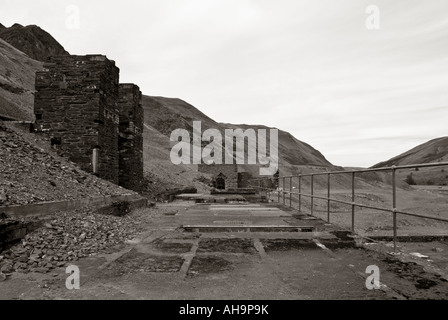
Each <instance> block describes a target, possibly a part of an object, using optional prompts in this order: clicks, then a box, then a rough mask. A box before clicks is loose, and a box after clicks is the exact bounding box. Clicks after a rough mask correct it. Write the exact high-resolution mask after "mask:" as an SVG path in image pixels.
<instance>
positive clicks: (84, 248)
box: [0, 209, 144, 280]
mask: <svg viewBox="0 0 448 320" xmlns="http://www.w3.org/2000/svg"><path fill="white" fill-rule="evenodd" d="M143 217H144V214H143V213H142V212H139V211H136V212H133V213H132V214H130V215H126V216H123V217H116V216H111V215H104V214H99V213H94V212H92V211H91V210H87V209H78V210H75V211H70V212H65V213H58V214H55V215H53V216H52V217H51V218H50V219H48V220H47V221H48V222H46V223H45V224H44V225H43V226H42V227H41V228H39V229H37V230H35V231H34V232H32V233H30V234H28V235H26V236H25V238H23V239H22V241H21V243H18V244H16V245H14V246H13V247H11V248H9V249H7V250H5V251H3V252H1V253H0V275H1V274H3V275H4V274H9V273H12V272H22V273H28V272H39V273H46V272H49V271H50V270H52V269H54V268H58V267H63V266H65V265H66V264H67V263H73V262H74V261H77V260H78V259H79V258H82V257H88V256H92V255H96V254H98V253H100V252H104V250H105V249H108V248H110V247H111V246H114V245H116V244H119V243H123V242H124V241H126V240H128V239H131V238H132V237H133V235H135V234H136V232H138V231H140V230H141V226H142V223H141V222H142V218H143ZM0 278H1V276H0ZM3 278H4V276H3ZM0 280H1V279H0Z"/></svg>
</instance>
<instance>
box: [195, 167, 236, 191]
mask: <svg viewBox="0 0 448 320" xmlns="http://www.w3.org/2000/svg"><path fill="white" fill-rule="evenodd" d="M198 171H199V172H202V173H208V174H212V175H213V177H212V180H213V181H216V179H217V178H218V176H219V174H223V175H224V176H225V184H226V185H225V189H226V190H228V189H237V188H238V166H237V165H236V164H211V165H207V164H201V165H198Z"/></svg>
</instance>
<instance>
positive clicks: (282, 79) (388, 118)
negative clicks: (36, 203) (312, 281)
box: [0, 0, 448, 167]
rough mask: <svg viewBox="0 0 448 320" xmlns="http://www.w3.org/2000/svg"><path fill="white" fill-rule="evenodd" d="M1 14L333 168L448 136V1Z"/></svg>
mask: <svg viewBox="0 0 448 320" xmlns="http://www.w3.org/2000/svg"><path fill="white" fill-rule="evenodd" d="M369 5H376V6H377V7H378V8H379V10H380V20H379V23H380V24H379V27H380V29H379V30H378V29H374V30H369V29H368V28H367V27H366V19H367V18H368V17H369V16H370V14H366V8H367V6H369ZM77 12H79V16H77V14H76V13H77ZM0 22H1V23H2V24H4V25H5V26H7V27H9V26H11V25H12V24H13V23H16V22H17V23H20V24H22V25H29V24H37V25H39V26H40V27H42V28H43V29H45V30H46V31H48V32H49V33H51V34H52V35H53V36H54V37H55V38H56V39H57V40H58V41H59V42H60V43H61V44H62V45H63V46H64V47H65V49H66V50H67V51H69V52H70V53H71V54H80V55H84V54H92V53H100V54H105V55H107V57H108V58H109V59H112V60H115V61H116V63H117V66H118V67H119V68H120V82H123V83H124V82H132V83H136V84H138V85H139V86H140V88H141V90H142V92H143V93H144V94H146V95H157V96H165V97H176V98H181V99H183V100H185V101H187V102H188V103H190V104H192V105H194V106H195V107H197V108H198V109H199V110H201V111H202V112H204V113H205V114H207V115H208V116H210V117H211V118H213V119H214V120H216V121H218V122H230V123H236V124H238V123H246V124H265V125H268V126H272V127H277V128H279V129H282V130H286V131H289V132H291V133H292V134H293V135H294V136H295V137H296V138H297V139H299V140H302V141H304V142H306V143H309V144H311V145H312V146H313V147H315V148H316V149H318V150H319V151H321V152H322V153H323V154H324V155H325V157H326V158H327V159H328V160H329V161H330V162H332V163H333V164H336V165H342V166H365V167H366V166H371V165H374V164H376V163H377V162H379V161H383V160H387V159H389V158H391V157H393V156H395V155H398V154H399V153H402V152H404V151H407V150H408V149H410V148H412V147H414V146H416V145H418V144H420V143H423V142H426V141H428V140H430V139H433V138H437V137H441V136H447V135H448V133H447V132H448V126H447V122H448V121H447V120H448V1H447V0H426V1H421V0H394V1H391V0H385V1H380V0H371V1H364V0H337V1H336V0H277V1H274V0H253V1H249V0H192V1H190V0H152V1H148V0H146V1H136V0H128V1H110V0H109V1H105V0H87V1H78V0H72V1H65V0H57V1H56V0H52V1H45V0H28V1H23V0H0ZM77 22H79V24H78V23H77Z"/></svg>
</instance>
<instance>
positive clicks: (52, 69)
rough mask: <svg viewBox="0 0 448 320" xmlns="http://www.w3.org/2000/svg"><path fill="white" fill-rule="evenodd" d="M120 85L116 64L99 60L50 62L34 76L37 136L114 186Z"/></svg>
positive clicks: (96, 57) (78, 58) (58, 59)
mask: <svg viewBox="0 0 448 320" xmlns="http://www.w3.org/2000/svg"><path fill="white" fill-rule="evenodd" d="M118 82H119V69H118V68H117V67H116V66H115V62H114V61H111V60H108V59H107V58H106V57H105V56H102V55H87V56H63V57H54V58H52V59H51V60H50V63H46V64H44V71H42V72H36V85H35V86H36V91H37V92H36V94H35V102H34V112H35V115H36V124H35V130H36V131H37V132H45V133H47V134H49V136H50V138H51V141H52V145H53V146H54V148H55V149H57V150H58V152H59V153H60V154H61V155H62V156H66V157H68V159H69V160H71V161H73V162H75V163H77V164H78V165H80V167H81V168H82V169H83V170H85V171H87V172H89V173H93V167H94V166H93V162H92V156H93V150H94V149H97V150H98V172H97V174H98V176H99V177H101V178H103V179H106V180H109V181H111V182H113V183H116V184H118V182H119V157H118V131H119V129H118V124H119V108H118Z"/></svg>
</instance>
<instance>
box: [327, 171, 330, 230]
mask: <svg viewBox="0 0 448 320" xmlns="http://www.w3.org/2000/svg"><path fill="white" fill-rule="evenodd" d="M327 197H328V199H327V221H328V223H330V173H328V177H327Z"/></svg>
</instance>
